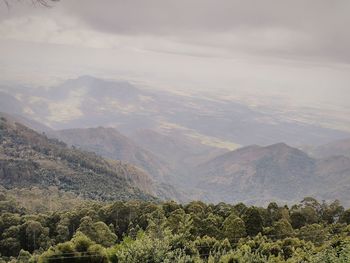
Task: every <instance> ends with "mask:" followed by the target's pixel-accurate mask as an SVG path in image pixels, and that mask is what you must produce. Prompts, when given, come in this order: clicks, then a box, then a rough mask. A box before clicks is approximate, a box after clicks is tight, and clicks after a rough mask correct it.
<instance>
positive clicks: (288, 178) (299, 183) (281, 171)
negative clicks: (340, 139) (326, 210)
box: [195, 143, 350, 204]
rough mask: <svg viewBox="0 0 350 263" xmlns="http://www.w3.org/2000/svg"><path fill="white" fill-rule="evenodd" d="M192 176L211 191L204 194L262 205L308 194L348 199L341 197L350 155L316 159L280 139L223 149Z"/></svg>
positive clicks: (348, 182)
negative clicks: (227, 151) (239, 147)
mask: <svg viewBox="0 0 350 263" xmlns="http://www.w3.org/2000/svg"><path fill="white" fill-rule="evenodd" d="M195 174H196V175H197V176H198V178H197V180H198V181H199V183H198V187H199V188H201V189H203V190H204V191H206V192H207V193H208V192H209V193H211V194H210V195H207V196H206V197H207V198H208V199H210V200H214V201H219V200H223V201H228V202H237V201H246V202H250V203H260V204H262V203H266V202H268V201H270V200H280V201H287V202H290V201H295V200H299V199H300V198H303V197H304V196H308V195H312V196H315V197H318V198H321V199H322V198H324V199H337V198H338V199H341V201H343V202H344V203H349V201H350V200H349V198H348V197H347V196H346V195H345V192H346V191H347V190H348V189H349V187H350V159H348V158H346V157H341V158H331V159H327V160H316V159H313V158H311V157H309V156H308V155H307V154H306V153H304V152H302V151H301V150H298V149H295V148H292V147H290V146H288V145H286V144H283V143H278V144H274V145H270V146H267V147H260V146H249V147H244V148H241V149H238V150H236V151H232V152H229V153H226V154H224V155H221V156H219V157H217V158H214V159H212V160H211V161H209V162H206V163H203V164H201V165H199V166H198V167H197V168H196V170H195ZM335 189H338V190H341V191H342V193H340V192H338V191H335Z"/></svg>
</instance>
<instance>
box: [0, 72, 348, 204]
mask: <svg viewBox="0 0 350 263" xmlns="http://www.w3.org/2000/svg"><path fill="white" fill-rule="evenodd" d="M1 90H2V91H3V92H1V93H0V101H1V102H3V103H1V104H0V110H4V111H5V112H7V113H2V114H1V116H2V119H3V120H2V122H1V127H2V128H1V131H2V133H1V136H2V137H1V152H0V153H1V155H0V158H1V160H0V161H1V164H0V168H1V174H0V179H1V184H2V185H3V186H5V187H6V188H14V187H19V188H20V187H33V186H35V187H37V186H38V187H51V186H55V187H58V188H59V189H60V190H62V191H72V192H74V193H76V194H79V195H80V196H82V197H84V198H93V199H102V200H112V199H113V200H116V199H133V198H142V199H152V198H160V199H176V200H178V201H188V200H192V199H201V200H205V201H208V202H221V201H225V202H230V203H232V202H240V201H244V202H246V203H251V204H266V203H268V202H270V201H280V202H284V203H290V202H296V201H299V200H300V199H302V198H303V197H305V196H313V197H316V198H318V199H321V200H322V199H324V200H334V199H339V200H341V201H342V202H343V203H344V204H345V205H347V206H350V200H349V198H348V194H349V193H350V179H349V177H350V176H349V175H350V139H348V138H350V135H349V134H348V133H347V132H344V131H340V130H335V129H329V128H324V127H320V126H317V125H314V124H309V123H302V122H299V121H295V120H293V121H291V120H288V121H286V120H282V119H275V118H274V117H273V116H272V115H268V114H267V113H262V112H260V111H257V110H254V109H252V108H249V107H248V106H246V105H243V104H239V103H237V102H232V101H217V100H213V99H209V98H204V97H195V96H191V95H188V94H174V93H171V92H164V91H156V90H148V89H144V88H139V87H136V86H134V85H132V84H130V83H128V82H115V81H107V80H101V79H97V78H93V77H90V76H83V77H80V78H78V79H72V80H67V81H66V82H64V83H62V84H61V85H59V86H57V87H51V88H48V89H40V88H37V89H29V90H26V89H25V87H20V86H18V87H11V88H9V87H2V88H1ZM47 125H50V126H47ZM34 130H35V131H34ZM278 141H283V142H284V143H275V142H278ZM299 145H307V146H299Z"/></svg>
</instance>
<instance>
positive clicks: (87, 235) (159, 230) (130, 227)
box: [0, 194, 350, 263]
mask: <svg viewBox="0 0 350 263" xmlns="http://www.w3.org/2000/svg"><path fill="white" fill-rule="evenodd" d="M0 212H1V216H0V234H1V238H0V253H1V259H0V262H227V263H229V262H349V259H350V226H349V224H350V210H345V209H344V208H343V207H342V206H341V205H340V203H339V202H338V201H335V202H333V203H325V202H322V203H320V202H318V201H317V200H315V199H313V198H305V199H304V200H303V201H301V202H300V203H299V204H296V205H293V206H291V207H288V206H278V205H277V204H276V203H270V204H269V205H268V206H267V207H266V208H261V207H255V206H246V205H245V204H243V203H239V204H236V205H230V204H225V203H219V204H216V205H214V204H205V203H203V202H200V201H194V202H191V203H189V204H186V205H181V204H178V203H175V202H164V203H151V202H142V201H129V202H114V203H108V204H106V203H96V202H91V203H90V202H89V203H82V204H81V205H80V206H79V207H78V208H72V209H71V210H68V211H65V212H46V213H40V214H31V213H30V212H28V211H26V209H25V208H22V207H19V205H18V204H16V203H15V202H14V201H11V200H10V199H9V198H8V196H6V194H1V196H0Z"/></svg>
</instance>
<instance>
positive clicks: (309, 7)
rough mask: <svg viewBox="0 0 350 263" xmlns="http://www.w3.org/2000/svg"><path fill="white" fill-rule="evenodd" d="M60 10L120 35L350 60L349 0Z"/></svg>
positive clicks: (226, 0) (197, 1)
mask: <svg viewBox="0 0 350 263" xmlns="http://www.w3.org/2000/svg"><path fill="white" fill-rule="evenodd" d="M60 8H63V9H64V10H65V12H67V13H69V14H70V15H72V16H78V17H79V18H80V19H81V20H82V21H84V22H85V23H86V24H87V25H89V26H90V27H92V28H94V29H96V30H99V31H107V32H111V33H115V34H124V35H147V36H149V35H151V36H157V37H159V36H161V37H164V38H171V39H174V40H176V41H183V42H188V43H197V44H199V45H216V46H221V47H223V48H228V49H234V50H241V51H245V52H247V53H253V54H254V53H256V52H257V53H260V54H267V55H277V56H297V57H298V56H299V57H321V58H326V59H331V60H338V61H343V62H344V61H347V62H349V61H350V51H349V48H348V47H349V46H350V32H349V30H348V28H347V27H348V25H349V24H350V16H349V15H348V14H349V11H350V1H345V0H344V1H342V0H338V1H322V0H310V1H301V0H296V1H280V0H264V1H259V0H255V1H253V0H251V1H235V0H221V1H214V0H177V1H170V0H148V1H137V0H128V1H123V0H105V1H94V0H75V1H63V0H62V3H61V6H60ZM242 32H243V33H242ZM223 35H226V36H224V37H222V36H223ZM227 36H235V37H236V40H235V41H230V40H228V39H227ZM281 37H282V39H281ZM231 40H232V39H231ZM279 40H281V42H277V43H275V42H274V41H279Z"/></svg>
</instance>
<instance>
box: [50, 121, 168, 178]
mask: <svg viewBox="0 0 350 263" xmlns="http://www.w3.org/2000/svg"><path fill="white" fill-rule="evenodd" d="M51 134H52V135H53V136H55V137H56V138H58V139H60V140H62V141H63V142H65V143H67V144H68V145H72V146H75V147H78V148H81V149H84V150H87V151H92V152H95V153H97V154H98V155H101V156H102V157H106V158H108V159H113V160H121V161H125V162H128V163H130V164H133V165H136V166H137V167H139V168H142V169H143V170H145V171H146V172H147V173H148V174H150V175H151V176H152V178H154V179H155V180H156V181H161V182H165V181H167V178H166V177H167V176H169V175H170V174H171V172H172V171H171V169H170V168H169V167H168V165H167V163H166V162H165V161H163V160H161V159H160V158H158V157H157V156H155V155H154V154H153V153H151V152H149V151H146V150H144V149H142V148H141V147H139V146H138V145H136V144H135V143H134V142H133V141H131V140H130V139H129V138H127V137H126V136H124V135H122V134H121V133H119V132H118V131H117V130H116V129H113V128H103V127H98V128H87V129H69V130H60V131H55V132H54V133H51Z"/></svg>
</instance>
